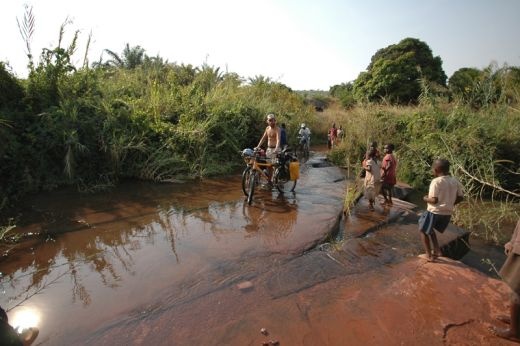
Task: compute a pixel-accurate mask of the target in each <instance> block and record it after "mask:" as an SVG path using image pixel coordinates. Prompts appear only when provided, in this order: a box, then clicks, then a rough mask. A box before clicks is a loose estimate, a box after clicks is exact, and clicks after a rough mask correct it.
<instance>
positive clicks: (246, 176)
mask: <svg viewBox="0 0 520 346" xmlns="http://www.w3.org/2000/svg"><path fill="white" fill-rule="evenodd" d="M250 170H251V167H246V169H244V171H243V172H242V191H244V195H246V197H247V196H249V171H250Z"/></svg>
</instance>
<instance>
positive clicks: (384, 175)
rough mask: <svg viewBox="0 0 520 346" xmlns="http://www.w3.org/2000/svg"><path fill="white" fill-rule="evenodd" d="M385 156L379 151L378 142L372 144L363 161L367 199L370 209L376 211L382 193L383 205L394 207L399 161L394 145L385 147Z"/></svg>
mask: <svg viewBox="0 0 520 346" xmlns="http://www.w3.org/2000/svg"><path fill="white" fill-rule="evenodd" d="M383 150H384V154H385V156H384V157H383V159H382V160H381V154H380V153H379V150H378V149H377V142H372V144H371V145H370V148H369V149H368V151H367V153H366V155H365V159H364V160H363V164H362V165H363V176H364V178H365V180H364V188H365V197H366V198H367V199H368V204H369V209H370V210H374V203H375V199H376V197H377V196H378V195H379V193H381V194H382V195H383V198H384V202H383V205H389V206H391V205H392V194H393V189H394V185H395V184H396V183H397V178H396V169H397V160H396V159H395V156H394V154H393V153H394V145H393V144H391V143H389V144H385V146H384V147H383Z"/></svg>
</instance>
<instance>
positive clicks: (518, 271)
mask: <svg viewBox="0 0 520 346" xmlns="http://www.w3.org/2000/svg"><path fill="white" fill-rule="evenodd" d="M519 233H520V219H519V220H518V222H517V223H516V228H515V231H514V233H513V236H512V237H511V240H510V241H509V242H508V243H507V244H506V245H505V246H504V248H505V252H506V255H507V259H506V261H505V263H504V265H503V266H502V268H501V269H500V276H501V277H502V279H503V280H504V282H505V283H507V285H508V286H509V287H510V288H511V291H512V292H511V307H510V310H509V313H510V318H509V321H508V322H509V329H497V328H493V332H494V333H495V334H496V335H497V336H499V337H501V338H505V339H509V340H513V341H516V342H520V325H519V322H520V321H519V318H520V296H519V295H520V234H519Z"/></svg>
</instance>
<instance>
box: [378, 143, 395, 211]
mask: <svg viewBox="0 0 520 346" xmlns="http://www.w3.org/2000/svg"><path fill="white" fill-rule="evenodd" d="M383 150H384V153H385V157H384V158H383V163H382V164H381V183H382V186H381V194H382V195H383V198H384V199H385V201H384V204H386V205H392V192H393V189H394V185H395V184H396V182H397V179H396V175H395V170H396V168H397V160H396V159H395V156H394V154H393V152H394V145H393V144H386V145H385V146H384V147H383Z"/></svg>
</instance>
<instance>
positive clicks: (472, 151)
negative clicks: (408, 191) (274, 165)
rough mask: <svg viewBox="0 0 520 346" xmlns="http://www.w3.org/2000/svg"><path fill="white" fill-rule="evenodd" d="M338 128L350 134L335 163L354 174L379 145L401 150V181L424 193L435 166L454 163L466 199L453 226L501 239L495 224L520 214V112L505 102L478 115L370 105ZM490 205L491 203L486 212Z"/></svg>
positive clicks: (457, 109)
mask: <svg viewBox="0 0 520 346" xmlns="http://www.w3.org/2000/svg"><path fill="white" fill-rule="evenodd" d="M504 78H505V76H504ZM337 118H339V117H338V116H337ZM337 122H341V123H343V124H344V125H345V126H344V129H345V131H346V136H345V139H344V140H343V142H342V143H341V144H340V147H339V148H338V149H337V150H335V151H334V152H333V153H332V154H331V155H330V156H329V157H330V158H331V159H332V160H334V162H336V163H337V164H340V165H342V166H346V167H347V168H348V169H349V170H350V171H354V173H355V172H356V170H357V167H359V163H360V161H361V158H362V155H363V153H364V152H365V151H366V149H367V147H368V144H369V143H370V142H371V141H372V140H376V141H377V142H378V143H379V145H380V147H381V146H382V145H383V144H384V143H393V144H394V145H395V147H396V151H395V155H396V157H397V159H398V171H397V173H398V178H399V180H401V181H405V182H407V183H409V184H411V185H412V186H414V187H415V188H417V189H419V190H425V189H427V187H428V184H429V182H430V181H431V179H432V173H431V168H430V167H431V164H432V162H433V160H434V159H435V158H438V157H443V158H447V159H448V160H449V161H450V162H451V164H452V166H451V168H452V169H451V173H452V174H453V175H455V176H457V178H458V179H459V180H460V181H461V182H462V183H463V185H464V192H465V195H466V199H465V204H464V205H463V206H461V207H459V208H458V209H457V213H456V215H455V216H454V220H455V221H456V222H457V223H458V224H459V225H461V226H464V227H467V229H469V230H472V231H475V232H478V233H479V234H480V235H482V236H483V237H486V238H488V239H493V240H496V241H498V240H502V239H501V237H500V235H499V234H498V233H497V228H496V226H497V225H499V224H501V223H504V222H507V221H511V219H514V218H515V213H519V212H520V210H519V209H518V201H519V200H520V166H519V163H520V150H519V149H518V148H520V112H518V111H517V110H516V109H514V108H511V107H509V106H508V104H507V102H506V101H505V100H504V101H503V102H499V103H491V104H488V105H487V106H486V107H483V108H481V109H478V110H477V109H475V108H473V107H471V106H468V105H465V104H455V105H447V104H440V105H433V106H432V105H428V106H425V105H423V106H415V107H396V106H393V107H390V106H381V105H372V104H369V105H364V106H363V107H355V108H354V109H352V110H350V111H349V112H348V113H345V114H344V115H343V117H341V118H340V119H339V120H337ZM484 199H485V200H490V201H491V202H490V203H488V204H486V207H484V208H483V207H482V200H484ZM485 208H490V209H489V210H488V209H485ZM478 210H480V212H478ZM516 217H517V216H516Z"/></svg>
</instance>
